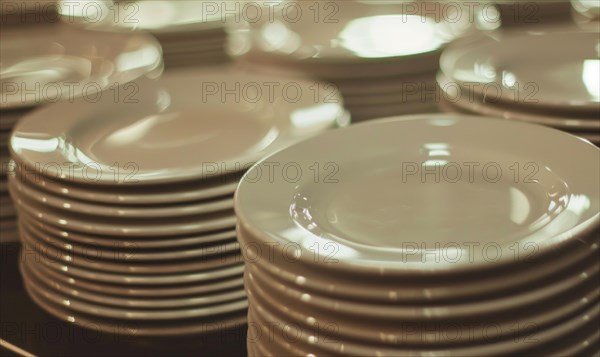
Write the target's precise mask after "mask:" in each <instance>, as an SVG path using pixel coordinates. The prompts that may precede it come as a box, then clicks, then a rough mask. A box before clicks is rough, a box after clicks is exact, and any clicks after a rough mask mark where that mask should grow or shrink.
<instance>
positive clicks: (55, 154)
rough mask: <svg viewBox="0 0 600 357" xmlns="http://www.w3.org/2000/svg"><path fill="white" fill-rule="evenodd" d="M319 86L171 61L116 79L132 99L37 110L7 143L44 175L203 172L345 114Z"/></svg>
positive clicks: (181, 176) (232, 165)
mask: <svg viewBox="0 0 600 357" xmlns="http://www.w3.org/2000/svg"><path fill="white" fill-rule="evenodd" d="M324 86H325V84H322V83H320V82H311V81H309V80H304V81H302V80H296V79H294V80H290V79H285V78H280V77H265V76H259V75H253V74H250V73H246V72H243V71H238V70H235V69H230V68H227V67H224V68H207V69H185V70H177V71H171V72H169V73H168V74H166V75H165V76H164V77H162V78H161V79H159V80H158V81H151V80H141V81H139V82H135V83H133V84H129V87H128V86H125V87H123V88H124V90H125V89H126V88H128V89H126V90H127V91H128V92H127V93H134V94H132V96H131V98H129V99H127V98H125V99H123V100H119V101H115V100H114V98H113V97H112V96H103V97H102V98H101V99H100V100H99V101H98V102H96V103H90V102H87V101H84V100H80V101H75V102H74V103H57V104H54V105H51V106H48V107H47V108H44V109H42V110H39V111H37V112H35V113H33V114H32V115H29V116H27V117H26V118H23V120H21V121H20V122H19V124H18V125H17V126H16V127H15V130H14V131H13V135H12V137H11V150H12V152H13V153H14V154H15V155H16V157H15V161H17V162H18V163H23V164H24V165H26V166H27V167H30V168H35V169H36V170H43V171H44V173H45V174H46V176H49V177H59V178H60V179H62V180H65V181H69V182H79V183H83V184H88V185H89V184H93V185H112V186H115V185H132V184H135V185H143V184H157V183H165V182H169V183H172V182H181V181H185V180H192V179H195V180H204V179H208V178H210V177H217V176H222V175H224V174H231V173H232V172H239V171H241V170H243V169H244V168H245V167H247V166H248V165H249V164H251V163H253V162H255V161H257V160H259V159H261V158H262V157H264V156H266V155H268V154H269V153H272V152H274V151H277V150H278V149H281V148H283V147H285V146H287V145H290V144H292V143H294V142H296V141H298V140H300V139H304V138H307V137H310V136H312V135H315V134H317V133H320V132H322V131H325V130H327V129H330V128H333V127H335V126H337V125H339V124H342V123H339V122H338V121H339V120H341V119H342V117H343V114H344V111H343V103H342V99H341V97H340V95H339V92H337V91H334V90H331V91H327V92H326V91H324V90H323V91H319V90H317V89H318V88H323V87H324ZM269 88H271V89H269ZM131 90H133V91H134V92H130V91H131ZM57 163H58V165H57Z"/></svg>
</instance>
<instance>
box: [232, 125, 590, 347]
mask: <svg viewBox="0 0 600 357" xmlns="http://www.w3.org/2000/svg"><path fill="white" fill-rule="evenodd" d="M599 155H600V151H599V149H598V148H597V147H595V146H594V145H592V144H590V143H588V142H585V141H583V140H580V139H578V138H576V137H574V136H571V135H569V134H566V133H564V132H561V131H558V130H554V129H551V128H546V127H543V126H537V125H531V124H525V123H519V122H512V121H504V120H500V119H490V118H484V117H470V116H458V115H450V114H427V115H421V116H408V117H397V118H389V119H383V120H377V121H372V122H369V123H363V124H358V125H354V126H351V127H349V128H345V129H341V130H338V131H334V132H330V133H326V134H324V135H321V136H319V137H316V138H313V139H309V140H307V141H304V142H302V143H299V144H297V145H294V146H291V147H289V148H287V149H284V150H282V151H280V152H278V153H276V154H274V155H272V156H270V157H268V158H266V159H265V161H264V162H263V163H259V164H257V165H256V166H255V167H253V168H252V169H250V170H249V171H248V173H247V174H246V176H245V178H244V179H242V182H241V184H240V186H239V187H238V190H237V193H236V201H235V211H236V213H237V215H238V219H239V225H238V239H239V240H240V243H241V246H242V250H243V251H244V252H245V254H244V258H245V261H246V272H245V274H246V275H245V286H246V290H247V293H248V299H249V302H250V304H249V305H250V308H249V315H248V316H249V330H248V349H249V351H250V355H252V356H294V355H296V356H321V355H347V356H461V357H464V356H496V355H498V356H507V355H519V356H548V355H557V356H570V355H575V354H578V353H582V354H583V355H589V354H591V353H590V352H591V351H592V350H594V349H597V348H598V340H599V334H600V331H599V329H598V318H599V312H600V310H599V305H598V303H599V295H600V288H599V285H598V278H599V272H598V270H599V269H600V262H599V261H598V255H597V254H598V244H599V239H600V238H599V236H598V232H599V231H598V229H599V226H600V213H599V210H600V186H598V182H599V181H600V161H599V160H598V157H599ZM315 158H318V159H316V160H315ZM315 161H317V163H318V164H316V163H315ZM284 162H295V163H296V164H297V165H298V166H299V167H302V168H305V167H306V168H308V167H312V168H313V171H316V170H315V168H316V167H319V168H320V171H319V172H318V174H316V175H305V176H303V177H302V178H301V179H300V180H297V181H296V182H293V183H292V182H286V181H285V180H277V179H276V180H271V181H269V180H267V179H266V178H263V179H261V180H255V179H253V178H254V177H256V176H257V174H258V173H260V172H261V170H262V172H264V170H265V169H266V168H267V164H268V165H270V166H274V164H275V163H284ZM326 163H332V164H329V166H327V165H326Z"/></svg>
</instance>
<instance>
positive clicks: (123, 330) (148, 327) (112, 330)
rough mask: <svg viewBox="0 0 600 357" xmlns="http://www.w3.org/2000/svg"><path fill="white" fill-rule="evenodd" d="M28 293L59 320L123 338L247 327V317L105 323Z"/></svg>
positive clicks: (106, 320)
mask: <svg viewBox="0 0 600 357" xmlns="http://www.w3.org/2000/svg"><path fill="white" fill-rule="evenodd" d="M25 289H26V290H27V293H28V294H29V296H30V297H31V298H32V299H33V300H34V302H36V303H37V304H38V305H39V306H41V307H42V308H43V309H44V310H46V311H47V312H48V313H50V314H52V315H54V316H55V317H57V318H58V319H60V320H63V321H65V322H67V323H69V324H73V325H74V326H78V327H82V326H83V327H87V328H90V329H92V330H94V331H101V332H104V333H109V334H111V335H123V336H128V337H131V336H148V337H153V336H155V337H164V336H187V335H195V336H201V335H206V334H210V333H215V332H221V331H225V330H230V329H238V328H240V327H242V326H244V325H245V324H246V321H247V318H246V314H245V313H236V314H229V315H225V316H222V317H221V316H216V317H211V318H206V319H200V320H191V321H193V322H182V321H176V322H173V323H170V324H165V323H139V322H124V321H121V320H109V319H102V318H99V317H97V316H90V315H87V314H84V313H74V312H73V311H72V310H70V309H68V308H66V306H65V304H64V303H61V304H54V303H53V302H52V301H50V300H49V299H47V298H46V297H45V296H44V295H43V294H39V293H38V292H37V291H36V290H35V289H32V288H31V287H30V286H28V285H26V286H25Z"/></svg>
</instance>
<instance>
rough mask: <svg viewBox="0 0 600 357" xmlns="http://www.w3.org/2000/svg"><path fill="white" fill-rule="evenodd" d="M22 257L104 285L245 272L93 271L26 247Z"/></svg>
mask: <svg viewBox="0 0 600 357" xmlns="http://www.w3.org/2000/svg"><path fill="white" fill-rule="evenodd" d="M21 259H22V260H25V261H27V260H30V261H31V264H42V265H43V266H45V267H46V268H47V269H49V270H52V271H55V272H58V273H60V274H65V275H68V276H69V277H70V278H73V279H84V280H87V281H95V282H99V283H107V284H119V285H123V286H129V287H130V288H131V289H136V287H142V288H144V287H147V286H153V287H160V288H162V286H164V285H167V286H172V285H177V284H180V285H182V284H200V283H201V282H202V283H205V282H210V281H214V280H218V279H223V278H230V277H233V276H239V275H240V274H241V273H242V272H243V271H244V266H243V265H235V266H230V267H225V268H221V269H214V270H208V271H201V272H192V273H182V274H157V275H139V274H137V275H136V274H112V273H104V272H99V271H94V270H90V269H85V268H78V267H75V266H69V265H65V264H64V263H62V262H59V261H56V260H53V259H52V257H50V256H48V255H43V254H38V253H37V252H35V251H34V250H31V249H29V248H27V249H23V250H22V251H21Z"/></svg>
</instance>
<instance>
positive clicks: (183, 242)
mask: <svg viewBox="0 0 600 357" xmlns="http://www.w3.org/2000/svg"><path fill="white" fill-rule="evenodd" d="M19 219H20V220H23V221H24V224H26V225H27V226H28V227H30V228H32V229H36V230H39V231H40V232H43V233H44V234H46V235H49V236H51V237H56V238H57V239H60V240H64V241H65V244H71V245H77V244H84V245H89V246H93V247H96V248H97V249H102V248H108V249H113V250H114V249H117V250H118V249H121V250H125V251H130V250H132V249H136V250H137V249H150V250H154V249H163V250H165V249H180V248H182V247H183V248H184V249H190V246H198V245H206V244H221V243H224V242H227V241H231V240H235V238H236V232H235V230H233V229H230V230H224V231H218V232H214V233H212V232H210V233H204V234H199V235H195V236H188V237H175V236H173V237H164V238H154V239H153V238H151V237H110V236H99V235H92V234H86V233H77V232H73V231H70V230H68V229H66V228H67V227H54V226H51V225H48V224H44V223H43V222H41V221H39V220H38V219H36V218H35V217H32V216H30V215H28V214H27V213H26V212H22V214H21V215H20V216H19Z"/></svg>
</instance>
